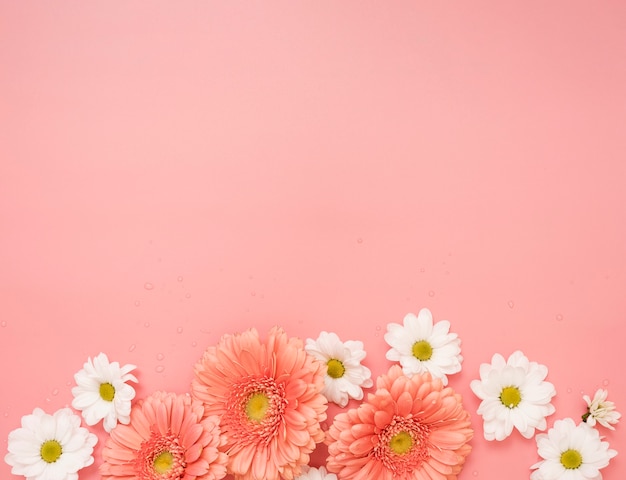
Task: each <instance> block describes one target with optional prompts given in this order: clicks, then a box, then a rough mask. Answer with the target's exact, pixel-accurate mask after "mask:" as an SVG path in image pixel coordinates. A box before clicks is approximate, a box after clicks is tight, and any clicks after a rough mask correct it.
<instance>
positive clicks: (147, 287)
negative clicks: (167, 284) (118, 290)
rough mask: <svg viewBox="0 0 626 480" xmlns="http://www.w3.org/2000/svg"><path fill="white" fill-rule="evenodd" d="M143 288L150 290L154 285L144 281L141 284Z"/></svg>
mask: <svg viewBox="0 0 626 480" xmlns="http://www.w3.org/2000/svg"><path fill="white" fill-rule="evenodd" d="M143 288H145V289H146V290H152V289H153V288H154V285H153V284H151V283H150V282H146V283H144V284H143Z"/></svg>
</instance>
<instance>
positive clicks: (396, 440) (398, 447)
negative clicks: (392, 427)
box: [389, 431, 413, 455]
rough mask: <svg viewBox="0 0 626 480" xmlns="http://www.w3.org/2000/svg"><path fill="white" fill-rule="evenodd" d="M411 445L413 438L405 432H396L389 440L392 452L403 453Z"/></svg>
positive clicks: (409, 448)
mask: <svg viewBox="0 0 626 480" xmlns="http://www.w3.org/2000/svg"><path fill="white" fill-rule="evenodd" d="M412 446H413V439H412V438H411V435H409V434H408V433H407V432H404V431H402V432H398V433H396V434H395V435H394V436H393V437H391V440H389V448H390V449H391V451H392V452H393V453H396V454H398V455H404V454H405V453H407V452H408V451H409V450H411V447H412Z"/></svg>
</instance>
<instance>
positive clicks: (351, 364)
mask: <svg viewBox="0 0 626 480" xmlns="http://www.w3.org/2000/svg"><path fill="white" fill-rule="evenodd" d="M304 348H305V350H306V351H307V353H308V354H309V355H312V356H313V357H315V358H317V359H318V360H320V361H321V362H323V363H325V364H326V365H327V366H328V373H327V374H326V377H325V379H324V389H323V390H322V394H323V395H324V396H326V398H327V399H328V401H329V402H334V403H336V404H337V405H339V406H340V407H345V406H346V405H347V404H348V401H349V399H350V398H353V399H355V400H361V399H362V398H363V390H362V388H369V387H371V386H372V385H373V381H372V378H371V377H372V372H371V371H370V369H369V368H367V367H365V366H363V365H361V363H360V361H361V360H362V359H363V358H365V350H363V342H358V341H354V340H349V341H347V342H342V341H341V340H340V339H339V337H338V336H337V334H335V333H333V332H330V333H329V332H321V333H320V335H319V337H318V338H317V340H313V339H312V338H308V339H307V340H306V345H305V347H304Z"/></svg>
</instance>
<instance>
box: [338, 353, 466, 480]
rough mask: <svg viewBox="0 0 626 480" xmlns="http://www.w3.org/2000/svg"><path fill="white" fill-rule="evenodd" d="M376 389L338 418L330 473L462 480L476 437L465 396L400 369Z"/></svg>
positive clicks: (355, 479) (386, 479)
mask: <svg viewBox="0 0 626 480" xmlns="http://www.w3.org/2000/svg"><path fill="white" fill-rule="evenodd" d="M376 387H377V390H376V393H374V394H369V395H368V400H367V402H364V403H362V404H361V405H360V406H359V407H358V408H354V409H351V410H348V411H347V412H345V413H340V414H339V415H337V416H336V417H335V419H334V422H333V424H332V426H331V427H330V430H329V432H328V436H329V437H328V439H327V443H328V444H329V446H328V453H329V457H328V463H327V468H328V470H329V471H330V472H334V473H337V476H338V477H339V478H341V479H342V480H348V479H352V480H364V479H372V478H375V479H376V480H392V479H393V480H413V479H415V480H427V479H431V480H454V479H456V478H457V475H458V473H459V472H460V471H461V466H462V464H463V463H464V462H465V457H467V455H468V454H469V452H470V450H471V447H470V445H469V444H468V442H469V441H470V439H471V438H472V435H473V431H472V429H471V427H470V416H469V413H468V412H467V411H466V410H464V409H463V405H462V404H461V396H460V395H458V394H456V393H454V391H453V390H452V389H451V388H443V384H442V381H441V380H440V379H433V378H432V377H431V375H430V373H422V374H416V375H414V376H413V377H411V378H409V377H406V376H404V375H403V374H402V369H401V368H400V366H398V365H394V366H393V367H391V369H390V370H389V372H388V373H387V375H382V376H380V377H379V378H378V380H377V382H376Z"/></svg>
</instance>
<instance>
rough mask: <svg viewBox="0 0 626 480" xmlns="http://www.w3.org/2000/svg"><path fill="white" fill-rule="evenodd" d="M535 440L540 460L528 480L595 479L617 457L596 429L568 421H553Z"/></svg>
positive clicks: (600, 475) (533, 467)
mask: <svg viewBox="0 0 626 480" xmlns="http://www.w3.org/2000/svg"><path fill="white" fill-rule="evenodd" d="M536 441H537V452H538V453H539V456H540V457H541V458H542V460H541V461H539V462H537V463H536V464H534V465H533V466H532V467H531V469H533V470H534V471H533V472H532V473H531V475H530V478H531V480H562V479H568V480H599V479H601V478H602V474H601V473H600V470H601V469H602V468H604V467H606V466H607V465H608V464H609V461H610V460H611V458H613V457H614V456H615V455H617V452H616V451H615V450H611V449H609V444H608V442H603V441H602V439H601V438H600V434H599V433H598V431H597V430H596V429H594V428H592V427H590V426H589V425H587V424H586V423H580V424H578V425H576V424H575V423H574V420H572V419H571V418H566V419H563V420H557V421H556V422H554V426H553V427H552V428H551V429H550V430H548V433H542V434H539V435H537V438H536Z"/></svg>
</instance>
